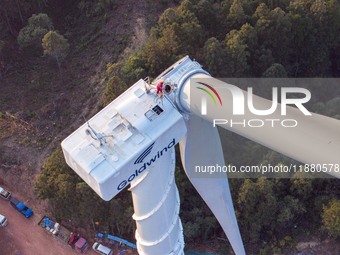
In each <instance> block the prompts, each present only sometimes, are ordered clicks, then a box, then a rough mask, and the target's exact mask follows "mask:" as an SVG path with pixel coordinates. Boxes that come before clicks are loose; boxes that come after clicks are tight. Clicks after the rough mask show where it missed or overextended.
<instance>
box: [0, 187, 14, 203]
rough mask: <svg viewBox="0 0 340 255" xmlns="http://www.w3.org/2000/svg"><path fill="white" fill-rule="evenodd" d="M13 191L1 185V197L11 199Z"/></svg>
mask: <svg viewBox="0 0 340 255" xmlns="http://www.w3.org/2000/svg"><path fill="white" fill-rule="evenodd" d="M11 195H12V193H11V192H9V191H7V190H5V189H4V188H3V187H1V186H0V197H2V198H3V199H6V200H9V199H10V198H11Z"/></svg>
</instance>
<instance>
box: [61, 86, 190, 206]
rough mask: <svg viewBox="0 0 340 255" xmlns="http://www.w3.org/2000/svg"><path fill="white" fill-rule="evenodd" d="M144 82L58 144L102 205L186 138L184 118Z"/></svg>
mask: <svg viewBox="0 0 340 255" xmlns="http://www.w3.org/2000/svg"><path fill="white" fill-rule="evenodd" d="M148 86H149V84H147V83H146V82H145V81H143V80H139V81H138V82H137V83H135V84H134V85H133V86H131V87H130V88H129V89H128V90H127V91H126V92H125V93H123V94H122V95H121V96H119V97H118V98H117V99H116V100H114V101H113V102H112V103H110V104H109V105H108V106H106V107H105V108H104V109H103V110H101V111H100V112H99V113H97V114H96V115H95V116H93V117H92V118H91V119H90V120H89V121H87V122H86V123H85V124H84V125H82V126H81V127H80V128H78V129H77V130H76V131H75V132H74V133H73V134H71V135H70V136H69V137H67V138H66V139H65V140H64V141H63V142H62V149H63V152H64V155H65V158H66V162H67V164H68V165H69V166H70V167H71V168H72V169H73V170H74V171H75V172H76V173H77V174H78V175H79V176H80V177H81V178H82V179H83V180H84V181H85V182H86V183H87V184H88V185H89V186H90V187H91V188H92V189H93V190H94V191H95V192H96V193H97V194H98V195H99V196H100V197H101V198H103V199H104V200H110V199H112V198H113V197H114V196H116V195H117V194H118V193H119V192H120V191H121V190H123V189H124V188H125V187H128V186H129V184H130V183H131V182H132V181H133V180H135V179H137V178H140V177H142V176H143V175H145V174H146V173H147V172H148V171H149V168H150V167H151V166H152V165H153V164H154V163H155V162H156V161H157V160H158V159H159V158H161V157H163V156H164V154H165V153H168V151H169V150H170V149H171V148H172V147H174V146H175V145H176V144H177V143H178V142H179V141H180V140H181V139H182V138H183V136H184V135H185V133H186V126H185V123H184V120H183V117H182V115H181V114H180V113H179V112H178V111H177V109H176V108H175V107H174V106H173V104H172V102H170V101H169V100H168V99H167V97H164V98H162V99H160V98H158V97H157V96H156V95H155V93H153V92H152V91H149V92H147V90H146V89H145V88H146V87H148Z"/></svg>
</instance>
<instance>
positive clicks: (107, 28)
mask: <svg viewBox="0 0 340 255" xmlns="http://www.w3.org/2000/svg"><path fill="white" fill-rule="evenodd" d="M145 5H146V4H145V1H144V0H142V1H137V2H136V1H133V0H127V1H123V2H122V3H120V4H119V6H118V9H117V10H115V11H116V12H117V13H119V14H120V15H118V16H117V15H114V16H113V17H111V18H110V19H109V20H108V21H107V22H106V23H105V25H104V26H103V27H102V31H101V33H100V36H98V37H96V38H95V39H94V40H93V42H92V44H101V45H102V47H98V46H97V48H100V49H99V50H97V51H96V52H95V51H93V50H92V48H96V47H95V46H96V45H90V44H89V45H88V47H86V48H85V49H84V50H83V52H78V53H72V54H70V56H69V58H70V59H72V61H69V63H65V65H64V66H63V71H64V76H65V80H66V82H65V83H61V82H60V81H59V78H53V77H46V75H48V74H49V73H51V72H50V71H51V70H53V68H54V67H53V63H51V64H47V66H46V67H44V65H45V60H43V59H41V60H40V59H37V60H36V61H35V62H34V63H33V66H34V67H32V68H31V69H32V70H31V69H30V68H26V69H25V70H23V72H22V73H17V72H13V74H10V75H8V77H6V79H4V80H0V106H1V107H0V108H1V109H0V185H1V186H3V187H5V188H6V189H8V190H10V191H11V192H12V193H13V194H14V196H15V197H18V198H19V199H21V200H22V201H24V202H25V203H27V205H28V206H29V207H31V208H32V209H33V211H34V212H35V215H34V217H33V218H32V219H25V217H23V216H22V215H21V214H20V213H19V212H17V211H15V210H14V209H13V208H12V207H11V206H10V204H9V202H8V201H0V213H1V214H4V215H5V216H6V217H7V218H8V219H9V225H8V226H7V227H5V228H0V255H12V254H15V255H64V254H65V255H66V254H67V255H71V254H77V253H75V251H74V250H72V249H71V248H70V247H69V246H67V245H65V244H63V243H62V242H61V241H59V240H57V239H56V238H53V236H50V235H48V234H47V233H45V232H44V230H43V229H42V228H40V227H39V226H38V225H37V223H38V221H39V220H40V218H41V217H42V215H44V214H47V215H49V214H51V212H50V209H49V208H48V202H47V201H41V200H39V199H37V198H36V196H35V193H34V182H35V179H36V177H37V176H38V175H39V172H40V169H41V167H42V165H43V163H44V161H45V160H46V158H47V157H48V156H49V155H50V153H51V151H52V150H53V149H54V148H56V147H57V146H59V144H60V141H61V140H62V139H63V138H65V137H66V136H67V135H68V134H70V133H71V132H72V131H73V130H74V129H75V128H76V127H78V126H79V125H80V124H81V123H82V122H83V117H82V116H86V117H88V116H92V115H93V114H94V113H95V112H97V111H98V105H99V104H100V96H101V92H102V90H103V88H104V86H105V84H102V83H101V79H102V76H101V74H102V73H103V72H104V70H105V68H106V65H107V64H108V63H114V62H116V61H121V59H123V58H124V57H126V56H127V55H128V54H131V53H132V52H133V51H134V50H137V49H138V48H139V47H141V46H142V44H143V43H144V41H145V40H146V32H145V17H144V11H145V9H146V7H145ZM122 17H130V18H129V19H127V20H126V21H123V20H122ZM129 35H131V37H129ZM128 38H130V40H129V41H127V43H126V45H125V43H124V40H127V39H128ZM122 45H125V47H126V49H125V50H124V48H122V47H123V46H122ZM120 47H121V48H122V49H121V51H120V53H119V54H118V53H117V52H116V51H115V50H112V49H116V48H120ZM117 51H118V50H117ZM113 53H115V54H116V56H117V55H118V59H117V57H114V55H113ZM51 65H52V66H51ZM79 66H80V67H79ZM79 69H81V71H79ZM75 70H77V72H75ZM56 77H57V76H56ZM68 81H77V84H78V85H77V86H73V87H72V86H69V85H68ZM43 82H44V84H45V85H47V86H45V85H44V86H41V84H43ZM90 88H91V89H90ZM13 91H15V93H13ZM79 227H80V228H81V227H82V226H79ZM86 235H87V236H85V237H86V238H87V239H91V240H90V241H91V242H90V245H92V244H93V242H94V240H93V236H94V233H93V232H91V231H90V232H88V233H87V232H86ZM87 254H96V253H94V252H93V251H92V250H91V251H88V252H87ZM115 254H117V250H116V251H115Z"/></svg>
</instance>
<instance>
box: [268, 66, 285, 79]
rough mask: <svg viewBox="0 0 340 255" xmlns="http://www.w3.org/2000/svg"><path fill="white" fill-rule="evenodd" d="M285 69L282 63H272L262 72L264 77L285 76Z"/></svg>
mask: <svg viewBox="0 0 340 255" xmlns="http://www.w3.org/2000/svg"><path fill="white" fill-rule="evenodd" d="M287 76H288V75H287V71H286V69H285V68H284V66H283V65H281V64H279V63H274V64H272V65H271V66H270V67H269V68H268V69H267V70H266V71H265V72H264V73H263V74H262V77H266V78H287Z"/></svg>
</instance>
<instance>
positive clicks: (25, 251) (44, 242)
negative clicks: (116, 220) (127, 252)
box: [0, 199, 96, 255]
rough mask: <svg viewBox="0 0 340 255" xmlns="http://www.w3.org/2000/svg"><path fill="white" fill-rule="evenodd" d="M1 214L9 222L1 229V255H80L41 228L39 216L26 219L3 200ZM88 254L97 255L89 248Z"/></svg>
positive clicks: (0, 202) (0, 203)
mask: <svg viewBox="0 0 340 255" xmlns="http://www.w3.org/2000/svg"><path fill="white" fill-rule="evenodd" d="M0 214H3V215H5V216H6V217H7V219H8V222H9V223H8V225H7V226H6V227H4V228H0V254H1V255H47V254H48V255H72V254H79V253H77V252H76V251H75V250H73V249H72V248H71V247H70V246H68V245H66V244H64V243H62V242H61V241H60V240H58V239H56V238H54V237H53V236H51V235H49V234H47V233H46V232H45V231H44V229H42V228H41V227H39V226H38V222H39V220H40V216H39V215H33V216H32V218H30V219H26V218H25V217H24V216H23V215H21V214H20V213H19V212H17V211H15V210H14V208H12V206H11V205H10V204H9V202H8V201H5V200H3V199H1V200H0ZM86 254H90V255H91V254H92V255H95V254H96V253H95V252H94V251H92V250H91V249H90V247H89V250H88V251H87V252H86Z"/></svg>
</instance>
